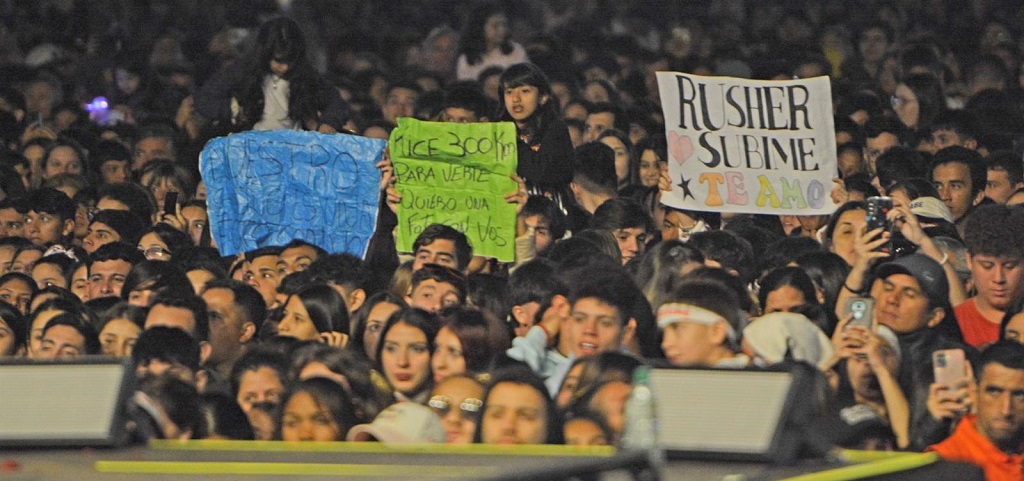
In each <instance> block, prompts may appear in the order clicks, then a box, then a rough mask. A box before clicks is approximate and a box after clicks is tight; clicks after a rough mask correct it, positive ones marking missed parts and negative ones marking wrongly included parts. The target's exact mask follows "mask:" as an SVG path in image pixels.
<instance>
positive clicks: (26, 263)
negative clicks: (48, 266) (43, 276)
mask: <svg viewBox="0 0 1024 481" xmlns="http://www.w3.org/2000/svg"><path fill="white" fill-rule="evenodd" d="M42 257H43V253H42V252H40V251H38V250H35V249H25V250H23V251H21V252H19V253H18V255H16V256H14V261H13V262H11V272H20V273H22V274H25V275H27V276H30V275H32V268H33V267H35V265H36V261H38V260H39V259H41V258H42Z"/></svg>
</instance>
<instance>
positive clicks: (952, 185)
mask: <svg viewBox="0 0 1024 481" xmlns="http://www.w3.org/2000/svg"><path fill="white" fill-rule="evenodd" d="M932 183H933V184H934V185H935V189H936V190H938V191H939V198H940V199H942V202H943V203H945V204H946V207H949V210H950V211H951V212H952V213H953V220H954V221H959V220H960V219H962V218H963V217H964V215H966V214H967V211H968V210H970V208H971V207H972V206H973V205H975V204H977V203H978V201H980V200H981V194H979V195H977V196H974V195H971V191H972V190H973V189H974V187H973V186H972V185H971V170H970V168H968V167H967V166H966V165H964V164H962V163H960V162H949V163H946V164H942V165H937V166H935V168H934V169H933V170H932Z"/></svg>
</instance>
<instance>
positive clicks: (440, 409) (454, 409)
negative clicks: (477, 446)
mask: <svg viewBox="0 0 1024 481" xmlns="http://www.w3.org/2000/svg"><path fill="white" fill-rule="evenodd" d="M483 394H484V387H483V385H482V384H480V382H479V381H477V380H476V379H474V378H472V377H470V376H467V375H465V374H456V375H453V376H449V377H448V378H447V379H445V380H444V381H441V382H440V383H438V384H437V385H436V386H434V390H433V391H432V392H431V393H430V400H429V401H427V406H430V408H431V409H433V410H434V412H435V413H437V415H438V416H439V417H440V418H441V425H442V426H443V427H444V442H446V443H448V444H470V443H472V442H473V433H474V432H476V426H477V423H478V422H479V419H480V407H481V406H482V405H483V401H481V400H480V398H482V397H483Z"/></svg>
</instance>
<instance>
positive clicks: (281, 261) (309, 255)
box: [277, 246, 317, 277]
mask: <svg viewBox="0 0 1024 481" xmlns="http://www.w3.org/2000/svg"><path fill="white" fill-rule="evenodd" d="M316 257H317V256H316V249H314V248H313V247H311V246H298V247H289V248H287V249H285V250H283V251H281V255H279V256H277V270H278V273H279V274H280V275H281V277H284V276H286V275H288V274H292V273H294V272H300V271H304V270H306V269H308V268H309V265H310V264H312V263H313V261H315V260H316Z"/></svg>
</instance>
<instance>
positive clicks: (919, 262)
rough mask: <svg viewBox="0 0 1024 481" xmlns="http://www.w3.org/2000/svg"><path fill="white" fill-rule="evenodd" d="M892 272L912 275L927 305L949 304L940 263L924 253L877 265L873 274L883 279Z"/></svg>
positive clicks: (946, 283)
mask: <svg viewBox="0 0 1024 481" xmlns="http://www.w3.org/2000/svg"><path fill="white" fill-rule="evenodd" d="M893 274H907V275H909V276H911V277H913V278H914V279H915V280H916V281H917V283H918V284H919V285H920V286H921V290H922V291H924V293H925V294H926V295H927V296H928V300H929V301H930V302H929V305H932V306H948V305H949V282H948V281H946V271H944V270H943V269H942V265H940V264H939V263H938V262H936V261H935V259H932V258H931V257H928V256H926V255H924V254H911V255H908V256H904V257H900V258H898V259H896V260H893V261H890V262H886V263H884V264H881V265H879V266H878V267H877V268H876V269H875V276H876V277H877V278H879V279H885V278H887V277H889V276H891V275H893Z"/></svg>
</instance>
